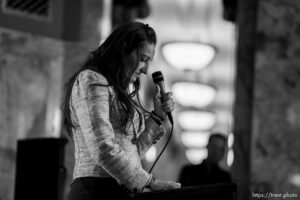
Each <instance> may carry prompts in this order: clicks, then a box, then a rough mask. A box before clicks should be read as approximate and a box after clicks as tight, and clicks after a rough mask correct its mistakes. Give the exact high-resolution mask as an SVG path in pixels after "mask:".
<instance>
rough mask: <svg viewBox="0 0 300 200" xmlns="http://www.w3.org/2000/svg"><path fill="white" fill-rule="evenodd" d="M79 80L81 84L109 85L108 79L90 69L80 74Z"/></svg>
mask: <svg viewBox="0 0 300 200" xmlns="http://www.w3.org/2000/svg"><path fill="white" fill-rule="evenodd" d="M77 79H78V81H79V82H82V83H86V84H89V83H91V84H93V83H94V84H102V85H104V86H108V85H109V83H108V81H107V79H106V78H105V77H104V76H103V75H102V74H100V73H98V72H95V71H93V70H89V69H86V70H83V71H81V72H80V73H79V74H78V77H77Z"/></svg>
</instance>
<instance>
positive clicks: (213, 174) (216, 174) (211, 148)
mask: <svg viewBox="0 0 300 200" xmlns="http://www.w3.org/2000/svg"><path fill="white" fill-rule="evenodd" d="M226 149H227V139H226V137H225V136H224V135H223V134H220V133H213V134H212V135H211V136H210V137H209V140H208V144H207V158H206V159H204V160H203V161H202V162H201V163H200V164H198V165H186V166H184V167H183V168H182V170H181V173H180V177H179V182H180V183H181V184H182V186H196V185H209V184H217V183H229V182H231V175H230V174H229V173H228V172H226V171H225V170H223V169H221V168H220V166H219V163H220V161H221V160H222V158H223V157H224V155H225V153H226Z"/></svg>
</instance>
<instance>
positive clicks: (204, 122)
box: [177, 111, 216, 130]
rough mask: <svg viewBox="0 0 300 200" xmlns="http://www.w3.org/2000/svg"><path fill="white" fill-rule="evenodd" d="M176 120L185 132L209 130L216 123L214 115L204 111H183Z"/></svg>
mask: <svg viewBox="0 0 300 200" xmlns="http://www.w3.org/2000/svg"><path fill="white" fill-rule="evenodd" d="M177 119H178V124H179V125H180V127H181V128H183V129H185V130H209V129H211V128H212V127H213V126H214V125H215V123H216V116H215V114H214V113H211V112H206V111H183V112H180V113H179V114H178V118H177Z"/></svg>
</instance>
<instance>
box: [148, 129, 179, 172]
mask: <svg viewBox="0 0 300 200" xmlns="http://www.w3.org/2000/svg"><path fill="white" fill-rule="evenodd" d="M171 125H172V126H171V131H170V134H169V137H168V139H167V142H166V144H165V146H164V148H163V149H162V150H161V152H160V153H159V155H158V156H157V158H156V160H155V162H154V163H153V164H152V167H151V168H150V170H149V174H150V173H151V172H152V170H153V168H154V166H155V165H156V163H157V161H158V159H159V158H160V156H161V155H162V153H163V152H164V151H165V149H166V147H167V146H168V143H169V141H170V139H171V136H172V134H173V128H174V124H173V123H171Z"/></svg>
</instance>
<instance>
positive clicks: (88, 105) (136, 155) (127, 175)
mask: <svg viewBox="0 0 300 200" xmlns="http://www.w3.org/2000/svg"><path fill="white" fill-rule="evenodd" d="M115 97H116V93H115V91H114V89H113V87H111V86H109V83H108V81H107V80H106V78H105V77H104V76H102V75H101V74H99V73H96V72H94V71H92V70H84V71H82V72H80V74H79V75H78V77H77V79H76V80H75V82H74V85H73V88H72V95H71V98H70V109H71V119H72V122H73V124H74V127H73V128H72V132H73V138H74V144H75V167H74V171H73V179H75V178H79V177H113V178H114V179H115V180H117V181H118V183H119V184H120V185H124V186H125V187H126V188H128V189H129V190H131V191H132V190H134V189H137V190H138V191H140V190H141V189H142V188H143V187H144V186H145V185H146V184H147V183H148V182H149V180H150V177H151V175H150V174H149V173H148V172H147V171H145V170H144V169H143V168H142V164H141V161H140V159H141V157H143V156H144V154H145V152H146V151H147V150H148V149H149V148H150V147H151V145H152V144H153V142H154V141H155V140H156V137H157V136H158V135H160V134H162V132H163V133H164V132H165V129H164V128H163V126H159V125H158V124H157V123H155V121H153V120H152V119H151V118H150V117H148V118H147V119H145V116H143V114H142V112H140V111H139V110H138V109H135V111H134V118H133V120H132V123H130V122H128V123H127V125H126V127H125V128H123V126H122V120H123V119H124V111H123V110H122V109H120V108H119V107H118V105H117V103H116V101H115ZM140 119H142V120H140ZM135 134H136V136H137V142H136V143H135V142H132V139H133V138H134V135H135Z"/></svg>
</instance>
